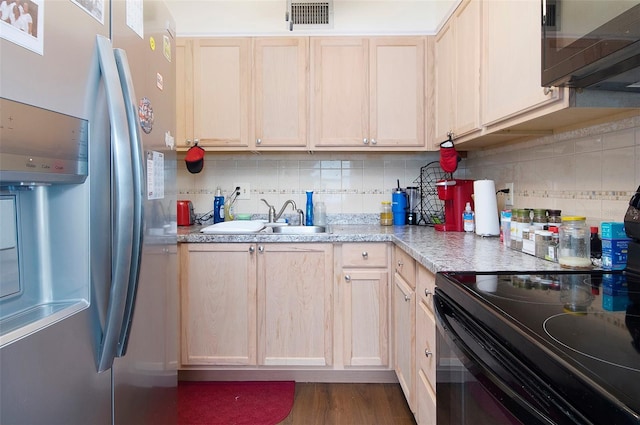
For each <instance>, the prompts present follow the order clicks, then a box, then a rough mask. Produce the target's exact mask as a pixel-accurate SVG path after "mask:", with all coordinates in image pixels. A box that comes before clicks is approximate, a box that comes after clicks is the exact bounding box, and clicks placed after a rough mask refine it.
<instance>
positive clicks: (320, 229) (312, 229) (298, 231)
mask: <svg viewBox="0 0 640 425" xmlns="http://www.w3.org/2000/svg"><path fill="white" fill-rule="evenodd" d="M326 231H327V228H326V227H324V226H277V227H274V228H273V233H280V234H282V235H308V234H313V233H326Z"/></svg>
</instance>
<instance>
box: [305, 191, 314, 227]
mask: <svg viewBox="0 0 640 425" xmlns="http://www.w3.org/2000/svg"><path fill="white" fill-rule="evenodd" d="M306 210H307V211H306V213H305V219H304V224H305V225H306V226H313V190H307V208H306Z"/></svg>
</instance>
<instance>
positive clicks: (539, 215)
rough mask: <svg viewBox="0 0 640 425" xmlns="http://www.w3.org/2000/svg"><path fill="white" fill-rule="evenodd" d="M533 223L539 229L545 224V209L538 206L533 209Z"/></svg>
mask: <svg viewBox="0 0 640 425" xmlns="http://www.w3.org/2000/svg"><path fill="white" fill-rule="evenodd" d="M533 225H534V226H536V228H540V229H542V228H543V227H544V226H546V225H547V210H543V209H539V208H535V209H534V210H533ZM538 226H539V227H538Z"/></svg>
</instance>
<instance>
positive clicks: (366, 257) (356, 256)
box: [342, 243, 388, 268]
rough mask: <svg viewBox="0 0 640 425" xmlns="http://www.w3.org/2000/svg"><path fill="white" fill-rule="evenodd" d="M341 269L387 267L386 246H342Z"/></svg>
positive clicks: (377, 244)
mask: <svg viewBox="0 0 640 425" xmlns="http://www.w3.org/2000/svg"><path fill="white" fill-rule="evenodd" d="M342 266H343V267H385V268H386V267H388V264H387V244H385V243H349V244H344V245H342Z"/></svg>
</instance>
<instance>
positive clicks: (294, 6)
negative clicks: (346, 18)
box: [286, 0, 333, 31]
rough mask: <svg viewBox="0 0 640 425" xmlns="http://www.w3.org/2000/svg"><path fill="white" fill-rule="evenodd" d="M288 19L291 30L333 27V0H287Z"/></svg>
mask: <svg viewBox="0 0 640 425" xmlns="http://www.w3.org/2000/svg"><path fill="white" fill-rule="evenodd" d="M286 20H287V21H288V23H289V30H290V31H293V26H294V25H295V26H296V28H300V29H328V28H332V27H333V0H329V1H327V0H305V1H295V0H288V1H287V13H286Z"/></svg>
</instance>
